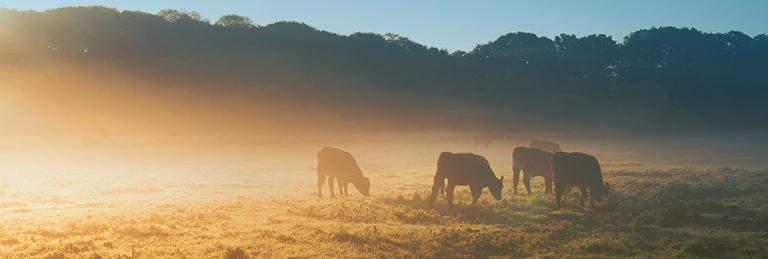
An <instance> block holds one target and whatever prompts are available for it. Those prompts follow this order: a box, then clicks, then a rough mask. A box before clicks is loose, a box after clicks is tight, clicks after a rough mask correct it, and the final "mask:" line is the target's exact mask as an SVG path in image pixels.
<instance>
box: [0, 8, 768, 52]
mask: <svg viewBox="0 0 768 259" xmlns="http://www.w3.org/2000/svg"><path fill="white" fill-rule="evenodd" d="M87 5H103V6H107V7H114V8H117V9H118V10H120V11H123V10H133V11H142V12H147V13H152V14H156V13H157V12H158V11H160V10H162V9H168V8H171V9H182V8H186V9H187V10H190V11H197V12H199V13H200V14H202V15H203V16H204V17H206V18H208V19H210V20H211V21H216V20H217V19H218V18H219V17H221V16H222V15H226V14H238V15H243V16H248V17H250V18H251V19H252V20H253V21H254V22H255V23H256V24H259V25H267V24H270V23H274V22H278V21H284V20H285V21H298V22H304V23H306V24H308V25H310V26H313V27H315V28H317V29H319V30H325V31H330V32H334V33H338V34H343V35H348V34H351V33H354V32H376V33H382V34H383V33H387V32H392V33H396V34H399V35H401V36H404V37H408V38H409V39H411V40H413V41H415V42H418V43H420V44H423V45H427V46H431V47H437V48H445V49H448V50H451V51H453V50H465V51H469V50H472V48H474V47H475V46H476V45H477V44H484V43H487V42H488V41H493V40H495V39H496V38H498V37H499V36H501V35H504V34H507V33H509V32H518V31H523V32H532V33H535V34H537V35H539V36H546V37H549V38H551V39H553V38H554V37H555V36H557V35H560V33H567V34H575V35H577V36H586V35H590V34H600V33H602V34H607V35H611V36H613V38H614V40H616V41H619V42H620V41H621V40H622V38H623V37H624V36H626V35H627V34H629V33H631V32H633V31H637V30H639V29H647V28H650V27H652V26H657V27H658V26H675V27H693V28H696V29H699V30H701V31H704V32H727V31H730V30H738V31H742V32H744V33H746V34H747V35H750V36H755V35H757V34H762V33H768V14H767V13H766V10H768V1H765V0H730V1H719V0H717V1H716V0H698V1H695V0H685V1H675V0H665V1H662V0H646V1H623V0H613V1H607V0H584V1H452V0H445V1H431V0H430V1H417V0H388V1H381V0H379V1H352V0H334V1H311V0H280V1H258V0H248V1H245V0H243V1H236V0H216V1H211V0H208V1H201V0H194V1H190V0H186V1H181V0H130V1H128V0H113V1H94V0H34V1H31V0H2V1H0V7H6V8H12V9H13V8H15V9H17V10H28V9H31V10H35V11H45V10H46V9H51V8H58V7H64V6H87Z"/></svg>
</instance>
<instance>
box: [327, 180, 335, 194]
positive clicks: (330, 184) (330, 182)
mask: <svg viewBox="0 0 768 259" xmlns="http://www.w3.org/2000/svg"><path fill="white" fill-rule="evenodd" d="M335 180H336V177H334V176H328V188H329V189H331V198H336V194H334V192H336V191H335V190H333V181H335Z"/></svg>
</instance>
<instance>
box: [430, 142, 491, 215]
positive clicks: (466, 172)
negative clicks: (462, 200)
mask: <svg viewBox="0 0 768 259" xmlns="http://www.w3.org/2000/svg"><path fill="white" fill-rule="evenodd" d="M445 179H448V187H445ZM503 180H504V176H502V177H501V179H497V178H496V175H495V174H494V173H493V170H491V165H490V164H488V160H485V158H484V157H482V156H479V155H475V154H469V153H456V154H454V153H451V152H443V153H441V154H440V158H438V159H437V172H436V173H435V180H434V185H432V195H431V196H430V197H429V208H430V209H432V206H433V205H434V202H435V197H437V193H438V192H443V189H445V190H446V191H448V194H447V198H448V208H449V211H450V212H451V213H452V212H453V189H454V188H455V187H456V185H469V190H470V191H471V192H472V199H473V200H472V205H474V204H476V203H477V199H478V198H480V194H482V193H483V188H485V187H488V189H489V190H490V191H491V194H492V195H493V197H495V198H496V200H501V189H502V188H504V185H503V184H502V181H503Z"/></svg>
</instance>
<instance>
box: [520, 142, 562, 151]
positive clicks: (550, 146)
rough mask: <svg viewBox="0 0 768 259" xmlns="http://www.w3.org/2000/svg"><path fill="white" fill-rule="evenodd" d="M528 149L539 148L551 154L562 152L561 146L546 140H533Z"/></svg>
mask: <svg viewBox="0 0 768 259" xmlns="http://www.w3.org/2000/svg"><path fill="white" fill-rule="evenodd" d="M528 147H532V148H538V149H541V150H544V151H547V152H550V153H555V152H557V151H560V150H561V149H560V145H558V144H557V143H555V142H552V141H546V140H531V142H530V143H528Z"/></svg>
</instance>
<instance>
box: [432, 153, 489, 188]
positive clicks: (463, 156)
mask: <svg viewBox="0 0 768 259" xmlns="http://www.w3.org/2000/svg"><path fill="white" fill-rule="evenodd" d="M435 178H441V179H446V178H448V179H451V181H453V182H455V183H456V184H457V185H470V184H480V185H484V186H488V185H490V184H491V183H492V181H498V179H497V178H496V175H495V174H494V173H493V170H492V169H491V165H490V164H489V163H488V160H486V159H485V158H484V157H482V156H479V155H475V154H471V153H450V152H443V153H441V154H440V157H439V158H438V159H437V173H436V174H435Z"/></svg>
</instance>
